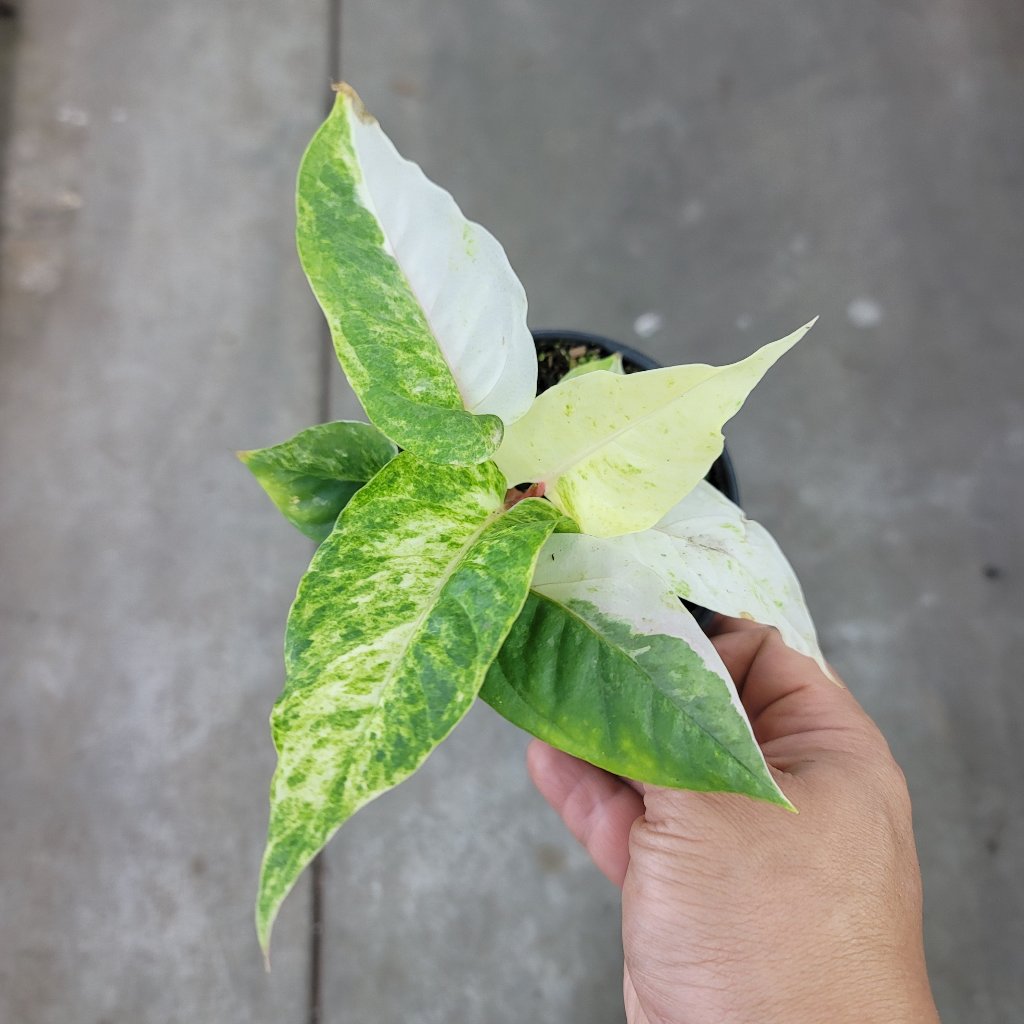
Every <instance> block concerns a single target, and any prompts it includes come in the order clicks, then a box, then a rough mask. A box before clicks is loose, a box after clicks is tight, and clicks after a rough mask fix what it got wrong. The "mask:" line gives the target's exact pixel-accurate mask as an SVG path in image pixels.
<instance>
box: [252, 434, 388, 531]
mask: <svg viewBox="0 0 1024 1024" xmlns="http://www.w3.org/2000/svg"><path fill="white" fill-rule="evenodd" d="M397 454H398V449H397V448H396V447H395V446H394V444H392V443H391V442H390V441H389V440H388V439H387V438H386V437H385V436H384V435H383V434H382V433H381V432H380V431H379V430H378V429H377V428H376V427H373V426H371V425H370V424H369V423H355V422H350V421H346V420H339V421H337V422H335V423H321V424H319V425H318V426H315V427H310V428H309V429H308V430H303V431H301V432H300V433H298V434H296V435H295V436H294V437H293V438H291V439H290V440H288V441H285V442H283V443H282V444H278V445H274V447H273V448H257V449H254V450H252V451H248V452H239V453H238V457H239V459H241V460H242V462H244V463H245V465H246V466H248V467H249V469H250V470H251V471H252V474H253V476H254V477H256V479H257V480H258V481H259V482H260V485H261V486H262V487H263V489H264V490H265V491H266V492H267V494H268V495H269V496H270V500H271V501H273V503H274V504H275V505H276V506H277V507H278V509H280V511H281V513H282V515H283V516H284V517H285V519H287V520H288V522H290V523H291V524H292V526H297V527H298V528H299V529H300V530H301V531H302V532H303V533H304V534H305V535H306V536H307V537H312V538H313V540H315V541H322V540H324V539H325V538H326V537H327V535H328V534H329V533H330V532H331V530H333V529H334V523H335V520H336V519H337V518H338V513H339V512H341V510H342V509H343V508H344V507H345V506H346V505H347V504H348V501H349V499H350V498H351V497H352V495H353V494H355V493H356V491H358V490H359V488H360V487H362V486H363V484H365V483H366V482H367V481H368V480H372V479H373V477H374V476H375V475H376V474H377V472H378V470H380V469H381V468H382V467H383V466H385V465H387V463H389V462H390V461H391V460H392V459H393V458H394V457H395V456H396V455H397Z"/></svg>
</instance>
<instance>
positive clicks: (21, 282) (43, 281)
mask: <svg viewBox="0 0 1024 1024" xmlns="http://www.w3.org/2000/svg"><path fill="white" fill-rule="evenodd" d="M15 280H16V281H17V282H18V287H19V288H20V289H21V290H22V291H23V292H31V293H32V294H33V295H49V294H50V293H51V292H54V291H56V290H57V286H58V285H59V284H60V270H59V269H58V267H57V265H56V264H55V263H52V262H51V261H49V260H32V261H31V262H28V263H26V264H25V265H24V266H23V267H22V268H21V270H20V271H19V273H18V275H17V277H16V279H15Z"/></svg>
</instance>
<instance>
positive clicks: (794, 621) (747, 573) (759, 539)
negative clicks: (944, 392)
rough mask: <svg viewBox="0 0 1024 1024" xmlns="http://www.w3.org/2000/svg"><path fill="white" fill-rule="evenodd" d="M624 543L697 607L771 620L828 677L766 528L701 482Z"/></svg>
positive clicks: (792, 577)
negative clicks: (648, 526) (658, 518)
mask: <svg viewBox="0 0 1024 1024" xmlns="http://www.w3.org/2000/svg"><path fill="white" fill-rule="evenodd" d="M622 543H623V546H624V549H625V550H627V551H628V552H629V553H630V554H632V555H633V556H634V557H635V558H637V559H638V560H639V561H641V562H643V563H644V565H647V566H649V567H650V568H652V569H654V570H655V571H656V572H658V573H659V574H660V575H661V576H662V577H663V578H664V579H665V580H666V582H667V583H668V585H669V586H670V587H671V588H672V590H673V593H675V594H677V595H678V596H679V597H683V598H686V600H687V601H692V602H694V603H695V604H699V605H701V606H703V607H704V608H710V609H711V610H712V611H716V612H721V613H722V614H723V615H731V616H733V617H734V618H740V619H752V620H753V621H754V622H760V623H762V624H763V625H766V626H774V627H775V628H776V629H778V631H779V633H780V634H781V635H782V639H783V640H784V641H785V642H786V643H787V644H788V645H789V646H790V647H792V648H793V650H795V651H799V652H800V653H801V654H806V655H808V656H810V657H812V658H814V660H815V661H817V663H818V664H819V665H820V666H821V668H822V670H823V671H824V672H825V673H826V674H827V675H828V676H830V677H831V678H835V677H834V676H833V674H832V670H831V669H830V668H829V666H828V664H827V663H826V661H825V658H824V657H823V655H822V653H821V648H820V647H819V646H818V638H817V635H816V633H815V630H814V623H813V622H812V621H811V614H810V612H809V611H808V610H807V604H806V602H805V601H804V595H803V592H802V591H801V589H800V582H799V580H797V578H796V573H795V572H793V569H792V566H790V564H789V562H788V561H786V556H785V555H784V554H783V553H782V550H781V549H780V548H779V545H778V544H776V543H775V541H774V539H773V538H772V536H771V534H769V533H768V531H767V530H766V529H765V528H764V527H763V526H761V525H759V524H758V523H755V522H753V521H752V520H750V519H747V517H746V516H745V515H744V514H743V510H742V509H740V508H739V507H738V506H737V505H735V504H733V502H731V501H730V500H729V499H728V498H727V497H726V496H725V495H724V494H722V493H721V492H719V491H717V490H716V489H715V488H714V487H712V486H711V485H710V484H708V483H705V482H704V481H701V482H700V483H699V484H697V486H696V487H695V488H694V489H693V490H692V491H691V492H690V493H689V494H688V495H687V496H686V497H685V498H683V500H682V501H681V502H679V504H678V505H676V507H675V508H673V509H671V510H670V511H669V512H667V513H666V514H665V515H664V516H663V517H662V519H661V520H660V521H659V522H658V523H656V524H655V525H654V526H653V527H652V528H651V529H650V530H644V531H643V532H642V533H634V534H632V535H631V536H629V537H623V538H622Z"/></svg>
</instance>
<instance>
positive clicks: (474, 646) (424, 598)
mask: <svg viewBox="0 0 1024 1024" xmlns="http://www.w3.org/2000/svg"><path fill="white" fill-rule="evenodd" d="M504 497H505V481H504V479H503V478H502V476H501V473H500V472H499V471H498V469H497V467H496V466H495V465H494V464H493V463H484V464H481V465H479V466H473V467H468V468H459V467H454V466H439V465H432V464H429V463H424V462H422V461H420V460H419V459H417V458H416V457H415V456H413V455H412V454H411V453H408V452H405V453H403V454H401V455H399V456H398V457H397V458H396V459H394V461H392V462H391V463H389V464H388V465H387V466H385V467H384V468H383V469H382V470H381V471H380V472H379V473H378V474H377V476H376V477H374V479H373V480H371V481H370V483H369V484H367V485H366V486H365V487H364V488H363V489H362V490H361V491H360V492H359V493H358V494H357V495H356V496H355V497H354V498H353V499H352V501H351V502H349V504H348V506H347V507H346V508H345V510H344V512H342V514H341V516H340V517H339V519H338V523H337V525H336V526H335V528H334V532H333V533H332V534H331V535H330V536H329V537H328V538H327V540H325V541H324V542H323V544H321V545H320V547H319V549H318V550H317V553H316V555H315V556H314V557H313V561H312V563H311V565H310V567H309V571H308V572H307V573H306V575H305V577H304V578H303V580H302V583H301V584H300V586H299V592H298V595H297V597H296V599H295V604H294V605H293V606H292V610H291V615H290V616H289V619H288V631H287V635H286V639H285V664H286V669H287V681H286V685H285V689H284V692H283V693H282V694H281V697H280V698H279V699H278V701H277V703H276V705H275V706H274V711H273V714H272V716H271V725H272V731H273V735H274V743H275V746H276V747H277V751H278V764H277V771H276V772H275V773H274V779H273V782H272V784H271V791H270V806H271V809H270V827H269V830H268V837H267V849H266V853H265V854H264V859H263V870H262V873H261V877H260V891H259V898H258V901H257V910H256V920H257V929H258V932H259V937H260V941H261V943H262V945H263V947H264V949H266V948H267V944H268V943H269V939H270V928H271V925H272V923H273V920H274V917H275V916H276V914H277V911H278V908H279V907H280V905H281V901H282V900H283V899H284V898H285V896H286V895H287V893H288V892H289V890H290V889H291V887H292V886H293V885H294V883H295V881H296V879H297V878H298V876H299V874H300V873H301V872H302V870H303V868H304V867H305V866H306V864H308V863H309V861H310V860H311V859H312V858H313V856H314V855H315V854H316V852H317V851H318V850H319V849H320V848H321V847H322V846H323V845H324V843H326V842H327V840H328V839H329V838H330V837H331V835H333V833H334V832H335V831H336V830H337V829H338V828H339V827H340V826H341V824H342V823H343V822H344V821H345V820H346V819H347V818H348V817H349V816H350V815H352V814H353V813H354V812H355V811H357V810H358V809H359V808H360V807H362V806H363V805H364V804H365V803H367V802H368V801H370V800H372V799H373V798H374V797H376V796H378V795H380V794H381V793H383V792H385V790H388V789H390V788H391V787H392V786H394V785H396V784H397V783H399V782H401V781H402V780H403V779H405V778H407V777H408V776H409V775H411V774H412V773H413V772H414V771H416V769H417V768H418V767H419V766H420V765H421V764H422V763H423V761H424V760H425V759H426V757H427V755H428V754H429V753H430V752H431V751H432V750H433V749H434V747H436V746H437V744H438V743H440V742H441V740H443V739H444V738H445V736H447V735H448V733H449V732H450V731H451V730H452V729H453V728H454V727H455V725H456V723H457V722H458V721H459V719H460V718H462V716H463V715H464V714H465V713H466V711H467V710H468V708H469V706H470V705H471V704H472V703H473V700H474V698H475V697H476V695H477V692H478V691H479V689H480V685H481V683H482V681H483V678H484V674H485V673H486V671H487V667H488V666H489V665H490V663H491V661H492V660H493V658H494V656H495V654H496V653H497V651H498V648H499V647H500V646H501V643H502V641H503V640H504V639H505V636H506V634H507V633H508V630H509V628H510V627H511V625H512V622H513V621H514V620H515V617H516V616H517V615H518V614H519V612H520V610H521V608H522V606H523V602H524V601H525V599H526V595H527V592H528V590H529V585H530V579H531V576H532V573H533V568H534V564H535V562H536V560H537V552H538V551H539V550H540V547H541V545H542V544H543V543H544V541H545V540H546V539H547V537H548V536H549V535H550V534H551V532H552V530H553V529H554V528H555V526H556V524H557V523H558V522H559V520H561V519H562V516H561V515H560V513H559V512H558V511H557V510H556V509H555V508H554V506H553V505H551V504H550V503H549V502H547V501H544V500H542V499H537V498H532V499H527V500H525V501H521V502H519V503H518V504H517V505H515V506H514V507H513V508H511V509H510V510H508V511H505V509H504Z"/></svg>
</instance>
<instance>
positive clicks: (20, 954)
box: [0, 0, 324, 1024]
mask: <svg viewBox="0 0 1024 1024" xmlns="http://www.w3.org/2000/svg"><path fill="white" fill-rule="evenodd" d="M22 8H23V10H22V14H23V23H22V26H21V32H20V37H19V40H18V53H17V63H16V91H15V104H14V116H13V135H12V137H11V139H10V146H9V162H8V165H7V171H6V175H5V219H4V260H3V279H2V284H0V308H2V312H0V316H2V320H0V332H2V333H0V337H2V342H0V530H2V540H0V594H2V596H0V680H2V684H0V1021H2V1022H3V1024H58V1022H59V1024H68V1022H74V1024H101V1022H106V1024H129V1022H130V1024H144V1022H145V1024H148V1022H172V1021H211V1022H212V1021H217V1022H239V1024H242V1022H246V1024H250V1022H256V1021H259V1022H271V1021H275V1022H276V1021H282V1020H295V1021H299V1020H303V1019H304V1017H305V1013H306V1007H307V1003H308V980H307V976H308V954H309V927H308V891H307V888H306V886H303V887H302V888H301V889H300V891H299V893H298V894H297V896H296V897H295V899H294V900H293V901H292V904H291V905H290V906H289V907H288V908H287V911H286V914H285V916H284V920H283V921H282V927H281V928H280V931H279V934H278V946H277V950H276V962H275V970H274V973H273V974H272V975H271V976H267V975H266V973H265V972H264V969H263V965H262V958H261V956H260V954H259V950H258V947H257V944H256V941H255V935H254V929H253V923H252V899H253V892H254V887H255V881H256V873H257V869H258V865H259V856H260V848H261V844H262V838H263V834H264V830H265V828H266V786H267V782H268V780H269V777H270V772H271V770H272V768H273V752H272V750H271V748H270V747H269V745H268V743H267V727H266V718H267V712H268V709H269V706H270V703H271V702H272V700H273V698H274V696H275V694H276V692H277V691H278V689H279V686H280V664H279V659H280V646H281V645H280V623H281V622H282V621H283V617H284V615H285V613H286V611H287V608H288V603H289V601H290V598H291V596H292V594H293V593H294V571H295V569H296V568H297V567H300V566H301V565H302V562H303V559H304V558H306V557H307V556H308V545H307V544H306V543H304V542H303V540H302V538H301V537H291V536H289V535H288V533H287V532H281V531H279V530H278V528H277V523H276V521H275V520H274V517H273V516H272V515H266V514H262V513H263V508H262V505H261V504H260V495H259V492H258V488H256V487H255V485H253V484H252V482H251V481H250V480H248V479H247V478H246V474H245V472H244V471H243V470H242V469H241V467H239V466H238V465H237V463H235V460H234V459H233V456H232V451H233V449H235V448H237V447H244V446H252V445H258V444H263V443H266V442H269V441H271V440H273V439H275V438H277V437H279V436H283V435H286V434H288V433H289V432H291V431H293V430H295V429H297V428H298V427H300V426H302V425H303V424H306V423H308V422H310V421H311V420H312V419H315V418H316V415H317V410H318V394H319V388H318V384H317V369H318V359H319V351H320V341H319V336H318V326H317V315H316V312H315V310H314V309H313V308H312V307H311V306H310V303H309V301H308V289H307V288H306V285H305V282H304V281H303V280H302V276H301V273H300V272H299V270H298V268H297V267H296V265H295V259H294V256H293V246H292V241H291V236H292V231H293V226H292V220H293V213H292V205H293V204H292V199H291V195H290V193H291V189H292V183H293V180H294V166H295V161H296V159H297V157H298V154H299V153H300V152H301V149H302V146H303V145H304V143H305V140H306V138H307V137H308V135H309V133H310V132H311V131H312V129H313V127H314V125H315V123H316V120H317V113H318V109H319V106H320V97H321V96H322V90H323V84H322V78H323V67H324V60H323V53H322V39H321V31H322V28H321V24H320V14H321V11H320V5H319V4H316V3H312V2H308V3H307V2H300V3H298V4H296V3H292V2H288V3H285V2H278V0H246V2H244V3H241V2H239V3H227V4H218V5H210V4H207V3H199V2H197V3H176V4H163V3H156V2H138V3H133V4H130V5H127V6H126V5H124V4H118V3H113V2H103V0H100V2H96V3H90V4H88V5H79V4H73V3H68V2H64V0H31V2H30V3H25V4H23V5H22Z"/></svg>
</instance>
